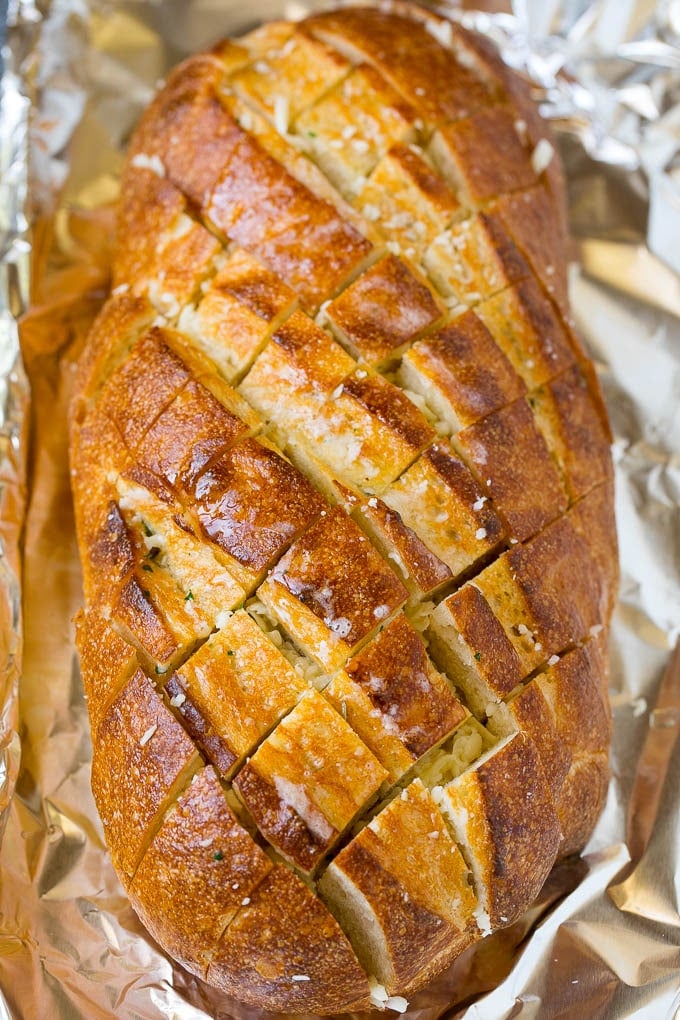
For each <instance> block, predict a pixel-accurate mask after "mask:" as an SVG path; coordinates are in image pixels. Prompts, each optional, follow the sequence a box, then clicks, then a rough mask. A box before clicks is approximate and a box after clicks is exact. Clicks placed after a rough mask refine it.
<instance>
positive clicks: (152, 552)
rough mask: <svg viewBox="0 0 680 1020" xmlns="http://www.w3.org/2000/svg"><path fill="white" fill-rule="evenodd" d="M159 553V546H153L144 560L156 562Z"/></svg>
mask: <svg viewBox="0 0 680 1020" xmlns="http://www.w3.org/2000/svg"><path fill="white" fill-rule="evenodd" d="M159 552H160V549H159V548H158V546H157V545H153V546H151V548H150V549H149V551H148V553H147V554H146V556H145V557H144V559H145V560H155V559H156V557H157V556H158V554H159Z"/></svg>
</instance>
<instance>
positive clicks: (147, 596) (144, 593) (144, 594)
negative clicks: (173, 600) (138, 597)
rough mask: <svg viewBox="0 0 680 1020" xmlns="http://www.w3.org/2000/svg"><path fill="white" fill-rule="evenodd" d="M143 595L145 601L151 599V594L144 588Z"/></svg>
mask: <svg viewBox="0 0 680 1020" xmlns="http://www.w3.org/2000/svg"><path fill="white" fill-rule="evenodd" d="M142 595H143V596H144V598H145V599H150V598H151V592H150V591H149V589H148V588H142Z"/></svg>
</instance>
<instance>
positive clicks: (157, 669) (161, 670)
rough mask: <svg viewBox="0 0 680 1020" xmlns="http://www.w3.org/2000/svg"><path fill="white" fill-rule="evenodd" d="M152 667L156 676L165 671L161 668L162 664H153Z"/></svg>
mask: <svg viewBox="0 0 680 1020" xmlns="http://www.w3.org/2000/svg"><path fill="white" fill-rule="evenodd" d="M153 669H154V673H155V674H156V676H160V675H161V674H162V673H165V670H164V669H163V667H162V666H154V668H153Z"/></svg>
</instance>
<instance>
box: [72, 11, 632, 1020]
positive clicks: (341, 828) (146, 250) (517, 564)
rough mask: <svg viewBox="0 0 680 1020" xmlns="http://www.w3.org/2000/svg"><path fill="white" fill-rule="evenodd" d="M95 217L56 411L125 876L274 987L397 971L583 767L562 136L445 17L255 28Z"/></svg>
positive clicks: (604, 449)
mask: <svg viewBox="0 0 680 1020" xmlns="http://www.w3.org/2000/svg"><path fill="white" fill-rule="evenodd" d="M537 146H538V148H537ZM117 233H118V238H117V246H116V252H115V259H114V281H113V282H114V293H113V294H112V295H111V297H110V299H109V301H108V302H107V303H106V305H105V307H104V309H103V311H102V313H101V315H100V316H99V318H98V320H97V322H96V323H95V326H94V327H93V330H92V334H91V337H90V341H89V343H88V345H87V348H86V351H85V353H84V355H83V357H82V359H81V361H80V364H79V366H78V370H77V378H76V394H75V398H74V401H73V405H72V413H71V450H72V466H73V491H74V501H75V515H76V526H77V531H78V541H79V545H80V549H81V556H82V563H83V574H84V590H85V596H86V604H87V609H86V611H85V613H84V614H82V615H81V616H80V617H79V619H78V621H77V634H78V645H79V647H80V652H81V662H82V673H83V682H84V687H85V690H86V694H87V700H88V709H89V712H90V717H91V721H92V733H93V743H94V753H93V768H92V781H93V789H94V792H95V799H96V801H97V804H98V806H99V808H100V811H101V814H102V819H103V822H104V830H105V834H106V837H107V840H108V843H109V846H110V847H111V852H112V857H113V861H114V864H115V866H116V868H117V870H118V871H119V873H120V876H121V880H122V881H123V884H124V885H125V886H126V888H128V889H129V891H130V896H131V899H132V903H133V905H134V906H135V908H136V909H137V911H138V912H139V914H140V916H141V917H142V919H143V920H144V921H145V923H146V924H147V926H148V927H149V929H150V931H151V932H152V933H153V935H154V936H155V937H156V938H157V939H158V940H159V942H160V943H161V944H162V945H163V946H164V947H165V948H166V949H167V950H168V951H169V952H170V953H171V954H172V955H173V956H174V957H175V958H176V959H177V960H179V961H180V962H182V963H183V964H184V965H185V966H186V967H187V968H188V969H189V970H191V971H192V972H193V973H194V974H197V975H199V976H201V977H203V978H206V979H207V980H208V981H209V982H211V983H213V984H214V985H216V986H217V987H218V988H221V989H223V990H224V991H225V992H227V993H228V994H230V995H233V996H235V997H236V998H238V999H240V1000H242V1001H244V1002H248V1003H250V1004H252V1005H253V1006H255V1007H257V1008H259V1009H270V1010H279V1011H286V1012H291V1011H298V1012H306V1013H329V1012H331V1013H346V1012H348V1011H357V1010H362V1009H367V1008H369V1007H370V1006H371V1005H380V1004H382V1003H384V1002H385V1000H386V998H388V996H389V995H390V994H396V995H404V994H407V995H408V994H411V993H412V992H414V991H416V990H417V989H418V988H419V987H421V985H422V984H423V983H424V982H425V981H426V980H428V979H429V978H430V977H432V976H434V975H435V974H436V973H438V972H439V971H440V970H441V969H442V968H443V967H444V966H446V965H448V964H449V963H450V962H452V961H453V959H455V957H456V956H457V955H458V954H459V953H461V952H462V951H463V950H464V949H466V948H467V947H468V946H469V945H470V944H471V943H473V942H474V941H476V940H478V939H480V938H481V937H482V935H483V934H485V933H486V931H487V929H488V928H489V927H490V926H491V927H498V926H502V925H504V924H507V923H509V921H510V920H511V919H513V918H514V917H516V916H518V914H519V913H521V911H522V910H523V909H525V908H526V907H527V906H528V905H529V904H530V901H531V899H532V898H533V897H534V896H535V895H536V893H537V892H538V890H539V887H540V885H541V883H542V881H543V880H544V878H545V876H546V875H547V873H548V871H549V869H550V867H551V865H552V864H553V862H554V860H555V859H556V857H557V856H558V855H560V854H565V853H569V852H572V851H573V850H576V849H578V848H579V847H580V846H582V845H583V843H584V841H585V840H586V839H587V838H588V836H589V834H590V832H591V830H592V827H593V825H594V822H595V820H596V818H597V815H598V812H599V811H600V809H601V806H602V803H603V798H604V795H605V792H606V782H607V765H606V753H607V747H608V742H609V736H610V726H611V721H610V715H609V711H608V706H607V701H606V693H605V691H606V659H605V654H604V651H605V643H606V636H607V631H608V624H609V619H610V615H611V611H612V607H613V601H614V597H615V591H616V584H617V579H618V577H617V566H616V539H615V525H614V521H613V516H612V507H613V492H612V472H611V463H610V459H609V451H608V443H609V440H610V435H609V432H608V424H607V420H606V411H605V410H604V406H603V404H602V399H601V394H600V391H599V386H598V382H597V378H596V376H595V372H594V368H593V366H592V365H591V364H590V362H588V360H587V358H586V356H585V353H584V351H583V349H582V347H581V346H580V344H579V341H578V339H577V338H576V337H575V336H574V334H573V332H572V328H571V324H570V321H569V318H568V308H567V304H566V235H565V229H564V184H563V181H562V177H561V169H560V164H559V160H558V159H557V158H556V156H555V154H554V152H553V148H552V143H551V142H550V135H549V131H548V129H547V128H546V127H545V125H543V123H542V121H541V119H540V117H539V115H538V113H537V111H536V109H535V107H534V105H533V103H532V101H531V98H530V91H529V87H528V85H527V84H526V83H525V82H523V81H522V80H520V78H519V77H518V76H516V75H515V74H514V73H513V72H512V71H510V70H509V69H507V68H506V67H505V65H504V64H503V63H502V61H501V60H500V58H499V57H498V54H497V53H496V51H495V49H494V48H493V46H492V45H491V44H490V43H488V41H486V40H484V39H482V38H481V37H479V36H477V35H475V34H474V33H472V32H470V31H468V30H467V29H465V28H463V27H462V26H461V25H458V24H454V23H452V22H449V21H447V20H446V19H445V18H442V17H439V16H438V15H435V14H434V13H433V12H432V11H431V10H429V9H426V8H419V7H416V6H414V5H412V4H409V3H407V2H401V0H394V2H392V3H388V4H382V5H380V8H376V7H372V8H369V9H365V10H361V9H359V8H344V9H342V10H339V11H335V12H328V13H325V14H319V15H316V16H314V17H312V18H309V19H307V20H306V21H303V22H301V23H296V24H291V23H286V22H283V21H281V22H275V23H272V24H269V25H264V26H262V27H260V28H258V29H256V30H255V31H253V32H251V33H250V34H249V35H247V36H246V37H244V38H243V39H242V40H240V41H239V42H238V43H233V42H231V41H224V42H222V43H218V44H217V45H216V46H215V47H214V48H213V50H212V51H211V52H210V53H207V54H203V55H199V56H197V57H193V58H191V59H189V60H187V61H185V63H184V64H182V65H181V66H180V67H178V68H177V69H176V70H175V71H173V72H172V73H171V74H170V76H169V78H168V81H167V83H166V85H165V86H164V87H163V88H162V89H161V91H160V92H159V94H158V95H157V97H156V99H155V100H154V102H153V103H152V104H151V106H150V108H149V110H148V111H147V113H146V114H145V116H144V117H143V119H142V122H141V124H140V125H139V127H138V129H137V131H136V133H135V135H134V138H133V140H132V143H131V147H130V153H129V157H128V160H127V163H126V166H125V169H124V172H123V180H122V188H121V199H120V204H119V212H118V226H117ZM421 635H422V636H421ZM401 786H404V787H405V790H403V791H402V790H401ZM296 871H297V872H298V873H299V874H302V875H303V876H304V880H301V879H300V878H299V877H297V875H296ZM325 904H327V906H326V905H325ZM329 911H330V912H329ZM369 976H370V977H371V980H369ZM381 983H382V984H384V985H386V988H387V990H385V988H382V987H381ZM390 1005H393V1006H394V1008H401V1007H402V1006H403V1003H402V1002H401V1001H399V1000H395V1001H393V1002H392V1003H390V1002H389V1001H388V1006H390Z"/></svg>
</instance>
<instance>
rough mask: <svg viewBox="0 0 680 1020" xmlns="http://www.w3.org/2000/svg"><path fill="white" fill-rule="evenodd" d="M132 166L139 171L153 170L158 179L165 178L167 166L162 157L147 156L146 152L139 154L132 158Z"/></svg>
mask: <svg viewBox="0 0 680 1020" xmlns="http://www.w3.org/2000/svg"><path fill="white" fill-rule="evenodd" d="M130 166H134V167H136V168H137V169H138V170H151V172H152V173H154V174H156V176H157V177H165V166H164V165H163V162H162V160H161V158H160V156H147V154H146V153H145V152H138V153H137V155H136V156H133V157H132V159H131V161H130Z"/></svg>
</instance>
